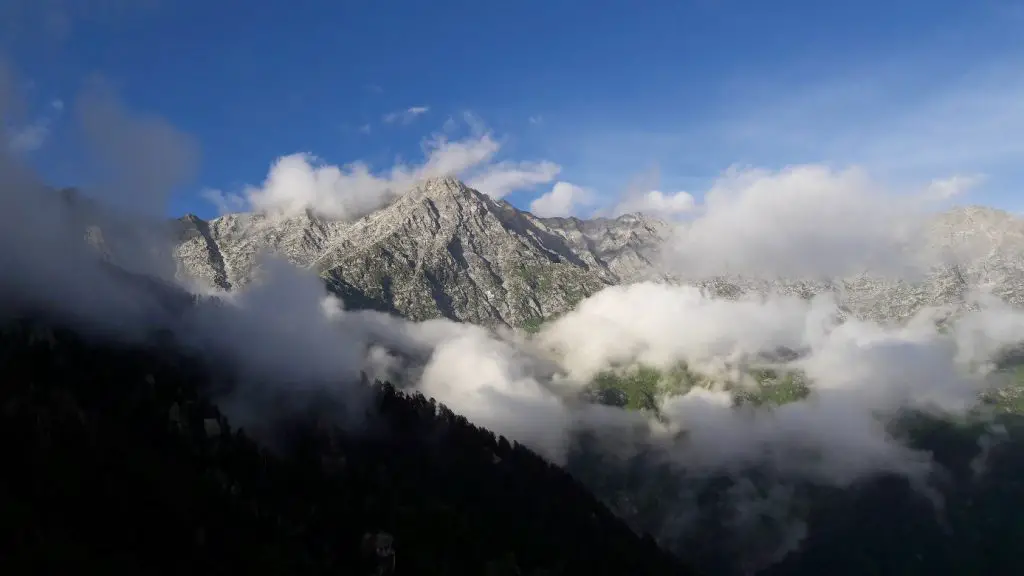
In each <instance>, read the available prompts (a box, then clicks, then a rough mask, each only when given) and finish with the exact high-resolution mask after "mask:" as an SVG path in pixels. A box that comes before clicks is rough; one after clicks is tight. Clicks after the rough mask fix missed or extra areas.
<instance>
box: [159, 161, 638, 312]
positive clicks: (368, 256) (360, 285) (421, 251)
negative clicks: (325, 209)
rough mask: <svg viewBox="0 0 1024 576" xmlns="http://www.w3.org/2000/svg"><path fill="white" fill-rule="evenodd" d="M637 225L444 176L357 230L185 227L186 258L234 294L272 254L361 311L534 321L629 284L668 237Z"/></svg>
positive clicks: (344, 226)
mask: <svg viewBox="0 0 1024 576" xmlns="http://www.w3.org/2000/svg"><path fill="white" fill-rule="evenodd" d="M636 220H637V219H636V218H635V217H633V218H624V219H623V220H622V227H623V229H622V230H619V229H618V227H619V221H617V220H608V221H606V222H604V223H602V224H600V225H599V226H597V227H594V229H593V230H590V229H587V230H583V229H581V228H579V227H578V226H577V227H576V228H573V227H572V226H568V225H566V224H565V223H564V222H562V221H561V220H558V221H548V220H547V219H542V218H537V217H534V216H533V215H531V214H529V213H527V212H523V211H520V210H517V209H516V208H515V207H513V206H512V205H510V204H508V203H506V202H504V201H500V200H494V199H493V198H491V197H489V196H487V195H485V194H482V193H480V192H479V191H477V190H474V189H472V188H469V187H468V186H466V185H465V184H464V183H463V182H461V181H459V180H458V179H456V178H452V177H443V178H431V179H427V180H425V181H423V182H421V183H420V184H419V185H418V186H416V187H415V188H414V189H412V190H410V191H409V192H408V193H406V194H404V195H403V196H402V197H400V198H399V199H398V200H396V201H395V202H394V203H393V204H391V205H390V206H388V207H386V208H384V209H381V210H378V211H377V212H374V213H372V214H370V215H368V216H365V217H363V218H360V219H359V220H356V221H355V222H351V223H346V222H338V221H330V220H326V219H323V218H318V217H313V216H310V215H303V216H296V217H290V218H277V219H275V218H271V217H268V216H267V215H264V214H256V213H240V214H229V215H225V216H221V217H219V218H215V219H213V220H211V221H209V222H204V221H201V220H198V219H184V220H183V221H182V230H183V232H182V234H181V236H180V244H179V246H178V248H177V250H176V254H177V257H178V260H179V263H180V269H181V272H182V273H184V274H187V275H189V276H193V277H197V278H199V279H202V280H204V281H207V282H209V283H211V284H214V285H217V286H219V287H221V288H223V289H234V288H238V287H241V286H244V285H246V284H247V283H249V282H250V281H251V279H252V278H253V275H254V272H255V269H254V266H255V264H256V257H257V255H258V254H259V253H260V252H261V251H264V250H266V251H270V252H273V253H276V254H279V255H281V256H283V257H285V258H287V259H288V260H289V261H291V262H292V263H294V264H296V265H299V266H302V267H306V268H310V269H312V270H314V271H316V272H317V273H318V274H320V275H321V276H323V277H324V279H325V281H326V282H327V285H328V287H329V288H330V289H332V290H333V291H335V292H337V293H338V294H339V295H341V296H342V297H343V298H345V300H346V302H348V303H349V305H351V306H357V307H368V308H374V309H380V310H387V311H391V312H396V313H400V314H402V315H404V316H408V317H410V318H415V319H424V318H432V317H447V318H450V319H453V320H460V321H468V322H476V323H482V324H506V325H523V324H529V323H531V322H533V321H539V320H540V319H543V318H548V317H551V316H553V315H557V314H559V313H561V312H564V311H566V310H568V309H569V308H571V307H572V306H573V305H574V304H575V303H576V302H578V301H579V300H581V299H583V298H585V297H587V296H589V295H590V294H593V293H594V292H596V291H597V290H600V289H601V288H603V287H605V286H608V285H611V284H616V283H619V282H622V281H624V280H626V279H628V278H627V277H626V276H628V274H627V273H628V272H631V271H634V269H635V268H638V267H639V265H638V264H637V263H638V262H643V261H644V257H643V256H641V255H639V253H640V252H641V251H643V250H644V249H645V247H646V246H649V245H652V244H653V243H654V240H655V239H656V238H655V237H654V236H655V235H656V232H657V228H656V227H651V226H649V227H646V228H645V227H643V226H640V227H637V225H636ZM638 235H639V236H643V235H647V236H650V237H649V238H646V237H644V238H641V237H639V236H638Z"/></svg>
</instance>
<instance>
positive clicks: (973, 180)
mask: <svg viewBox="0 0 1024 576" xmlns="http://www.w3.org/2000/svg"><path fill="white" fill-rule="evenodd" d="M984 181H985V176H984V175H981V174H968V175H964V174H958V175H955V176H950V177H949V178H937V179H935V180H932V181H931V183H929V184H928V187H927V189H926V194H928V195H930V196H933V197H935V198H936V199H940V200H947V199H950V198H956V197H959V196H963V195H964V194H966V193H968V192H970V191H971V190H973V189H975V188H977V187H978V186H980V185H981V184H982V183H983V182H984Z"/></svg>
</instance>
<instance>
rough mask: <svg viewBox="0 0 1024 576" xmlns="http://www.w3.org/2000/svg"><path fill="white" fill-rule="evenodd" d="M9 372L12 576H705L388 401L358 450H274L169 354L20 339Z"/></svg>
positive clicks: (5, 426) (1, 406)
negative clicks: (382, 570) (691, 574)
mask: <svg viewBox="0 0 1024 576" xmlns="http://www.w3.org/2000/svg"><path fill="white" fill-rule="evenodd" d="M0 370H2V382H3V387H2V393H0V443H2V448H0V450H2V453H3V454H4V463H3V470H4V473H3V475H2V476H0V518H2V520H0V522H2V526H3V528H2V530H3V533H2V536H0V541H2V542H6V543H8V546H7V548H8V549H7V550H5V551H4V552H3V553H0V564H3V565H0V573H4V574H26V573H37V574H38V573H48V574H81V573H95V574H110V573H132V574H254V573H257V574H303V575H312V574H369V573H375V572H373V571H374V570H375V569H376V568H377V567H380V566H383V567H386V566H388V565H389V559H388V558H387V550H386V548H387V544H386V542H384V540H388V539H390V537H393V548H392V550H393V551H394V562H395V563H394V570H395V572H394V573H396V574H416V575H430V574H495V575H497V574H588V575H591V574H615V575H630V576H632V575H640V574H684V573H687V571H686V570H685V569H684V568H683V567H682V566H680V564H679V563H678V561H677V560H676V559H675V558H674V557H672V556H670V555H668V554H666V553H665V552H663V551H662V550H661V549H659V548H658V547H657V546H656V545H655V543H654V542H653V541H652V540H651V539H650V538H646V537H645V538H640V537H639V536H637V535H636V534H634V533H633V532H632V531H630V529H629V528H627V527H626V525H625V524H624V523H623V522H622V521H620V520H619V519H617V518H616V517H615V516H613V515H612V514H611V513H610V512H609V511H608V509H607V508H606V507H604V506H603V505H602V504H600V503H599V502H598V501H597V500H595V499H594V498H593V497H592V496H591V495H590V494H589V493H588V492H587V491H586V490H585V489H584V488H582V487H581V486H580V485H579V484H578V483H577V482H576V481H574V480H573V479H572V478H571V477H570V476H568V475H567V474H566V473H565V472H563V471H562V470H561V469H559V468H557V467H555V466H553V465H551V464H549V463H547V462H546V461H544V460H543V459H541V458H540V457H538V456H537V455H535V454H534V453H532V452H530V451H529V450H527V449H526V448H524V447H522V446H520V445H516V444H514V443H509V442H508V441H506V440H505V439H503V438H496V437H495V436H494V435H493V434H492V433H490V432H488V431H486V430H482V429H480V428H477V427H475V426H473V425H471V424H470V423H469V422H468V421H467V420H466V419H465V418H463V417H460V416H457V415H455V414H453V413H452V412H451V411H449V410H448V409H447V408H445V407H443V406H439V405H435V404H434V403H433V402H432V401H428V400H426V399H424V398H423V397H422V396H412V397H409V396H406V395H404V394H402V393H401V392H398V391H396V390H395V389H394V388H393V387H391V386H390V385H387V384H384V385H377V386H375V387H374V388H373V398H372V402H371V405H370V406H369V407H368V408H367V409H366V411H367V413H368V414H369V417H368V419H367V421H366V422H365V423H364V424H363V425H362V426H361V427H360V431H359V432H358V433H357V434H353V433H349V434H342V433H341V432H340V431H339V430H337V429H336V428H333V427H331V426H327V425H325V424H324V423H323V422H321V423H319V424H317V425H307V424H301V423H299V424H294V425H291V426H289V427H285V428H282V431H281V433H280V434H279V436H278V438H279V440H280V443H279V444H280V445H279V447H278V449H276V450H274V451H270V450H268V449H266V448H262V447H261V446H260V445H258V444H257V443H255V442H254V441H252V440H251V439H249V438H248V437H247V436H246V434H245V433H244V431H242V430H237V429H233V428H232V427H230V426H229V424H228V422H227V421H226V419H225V418H224V416H223V415H221V414H220V413H219V412H218V410H217V408H215V407H214V406H213V405H212V404H211V403H210V402H209V401H208V400H206V399H204V390H207V389H208V388H207V384H208V381H207V380H208V376H207V375H206V374H207V372H205V370H204V369H203V368H202V367H201V366H200V365H199V364H198V363H197V362H193V361H191V360H189V359H188V358H186V357H184V356H182V355H179V354H178V353H176V352H173V351H169V350H167V349H166V348H163V349H160V348H156V347H148V348H147V347H140V346H134V347H131V348H126V347H119V346H114V345H109V344H103V345H101V344H97V343H95V342H87V341H85V340H83V339H82V338H81V337H79V336H77V335H76V334H74V333H72V332H69V331H66V330H60V329H51V328H48V327H41V326H40V325H38V324H36V325H35V326H34V327H33V325H30V324H28V323H26V322H18V323H9V324H7V325H6V326H5V328H4V332H3V335H2V341H0ZM286 429H287V430H286ZM379 532H383V533H386V535H385V537H384V538H383V539H382V540H381V541H380V545H381V546H382V554H383V556H382V557H381V558H377V557H376V556H375V554H374V553H372V551H368V548H366V547H365V546H364V539H365V537H366V536H367V535H369V534H374V535H376V534H378V533H379Z"/></svg>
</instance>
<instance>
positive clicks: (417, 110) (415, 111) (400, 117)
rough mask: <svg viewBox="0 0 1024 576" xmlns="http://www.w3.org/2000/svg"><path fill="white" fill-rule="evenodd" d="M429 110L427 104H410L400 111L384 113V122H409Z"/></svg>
mask: <svg viewBox="0 0 1024 576" xmlns="http://www.w3.org/2000/svg"><path fill="white" fill-rule="evenodd" d="M429 111H430V107H429V106H412V107H409V108H406V109H405V110H402V111H400V112H391V113H388V114H385V115H384V123H385V124H394V123H399V124H411V123H412V122H413V121H414V120H416V118H418V117H419V116H422V115H423V114H426V113H427V112H429Z"/></svg>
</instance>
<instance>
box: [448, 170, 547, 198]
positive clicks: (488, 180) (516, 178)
mask: <svg viewBox="0 0 1024 576" xmlns="http://www.w3.org/2000/svg"><path fill="white" fill-rule="evenodd" d="M561 171H562V167H561V166H559V165H558V164H555V163H554V162H548V161H542V162H500V163H498V164H495V165H493V166H488V167H487V168H486V169H484V170H483V171H481V172H480V173H477V174H476V175H474V176H473V177H472V178H471V179H470V180H469V181H468V182H466V184H467V185H468V186H469V187H470V188H473V189H476V190H479V191H480V192H483V193H484V194H487V195H488V196H491V197H494V198H503V197H505V196H507V195H508V194H509V193H510V192H514V191H516V190H522V189H524V188H530V187H532V186H536V185H537V184H545V183H547V182H551V181H552V180H554V179H555V177H556V176H558V173H559V172H561Z"/></svg>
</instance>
